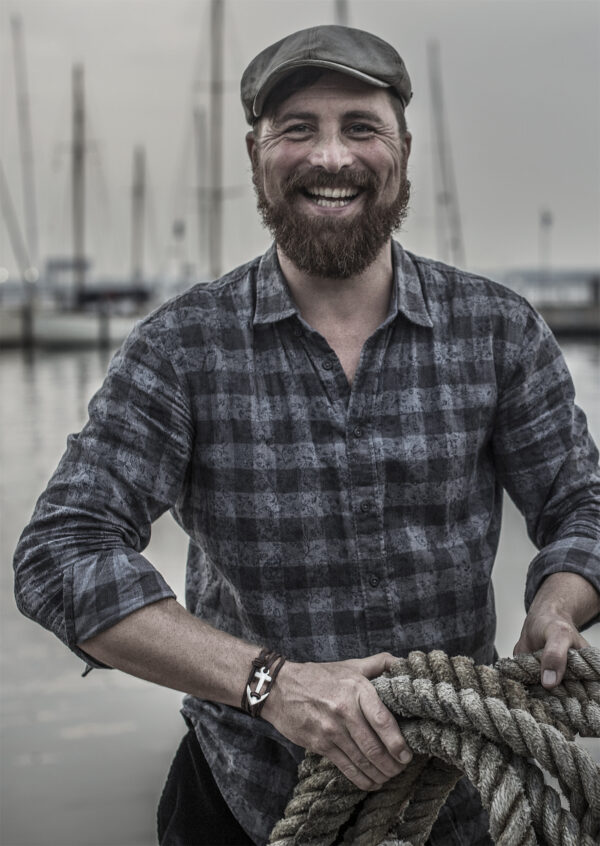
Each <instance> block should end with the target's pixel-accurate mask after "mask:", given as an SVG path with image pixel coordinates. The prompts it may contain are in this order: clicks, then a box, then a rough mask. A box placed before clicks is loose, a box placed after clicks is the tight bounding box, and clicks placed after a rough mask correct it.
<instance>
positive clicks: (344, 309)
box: [277, 241, 393, 335]
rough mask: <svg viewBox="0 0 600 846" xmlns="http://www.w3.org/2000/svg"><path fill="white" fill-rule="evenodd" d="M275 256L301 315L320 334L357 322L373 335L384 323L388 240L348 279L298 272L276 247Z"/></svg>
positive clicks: (389, 265)
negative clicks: (365, 266) (365, 265)
mask: <svg viewBox="0 0 600 846" xmlns="http://www.w3.org/2000/svg"><path fill="white" fill-rule="evenodd" d="M277 255H278V258H279V264H280V266H281V270H282V271H283V275H284V276H285V278H286V280H287V283H288V285H289V288H290V291H291V293H292V296H293V298H294V300H295V302H296V305H297V306H298V309H299V311H300V314H301V315H302V317H303V318H304V320H306V322H307V323H309V324H310V325H311V326H312V327H313V328H315V329H317V330H318V331H322V329H323V327H324V326H327V325H331V324H332V323H333V324H336V325H337V326H342V325H352V324H353V323H357V322H358V323H360V324H362V325H363V326H364V327H365V328H367V327H368V328H369V329H370V332H372V331H373V330H374V329H375V328H377V326H379V324H380V323H382V322H383V320H385V317H386V316H387V313H388V309H389V303H390V295H391V291H392V278H393V269H392V245H391V241H388V242H387V244H384V246H383V247H382V249H381V250H380V251H379V253H378V255H377V257H376V259H375V261H374V262H372V264H370V265H369V266H368V267H367V268H365V270H364V271H362V272H361V273H357V274H356V275H354V276H350V277H348V278H347V279H329V278H326V277H319V276H311V275H309V274H307V273H305V272H304V271H302V270H299V268H298V267H296V265H295V264H293V263H292V262H291V261H290V259H289V258H288V257H287V256H286V255H285V253H283V252H282V251H281V250H280V249H279V247H278V248H277ZM370 332H369V334H370ZM323 334H325V335H327V333H326V332H323Z"/></svg>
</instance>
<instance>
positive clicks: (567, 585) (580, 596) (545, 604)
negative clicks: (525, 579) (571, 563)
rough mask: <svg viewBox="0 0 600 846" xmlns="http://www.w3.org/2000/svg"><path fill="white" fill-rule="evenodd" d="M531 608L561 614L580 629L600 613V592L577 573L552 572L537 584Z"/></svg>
mask: <svg viewBox="0 0 600 846" xmlns="http://www.w3.org/2000/svg"><path fill="white" fill-rule="evenodd" d="M529 611H530V613H531V612H533V613H534V614H536V615H546V614H549V615H552V616H553V617H560V618H562V619H563V620H565V621H567V622H569V623H571V624H572V625H573V626H575V628H577V629H579V628H581V627H582V626H583V625H585V623H586V622H588V620H590V619H592V618H593V617H594V616H595V615H596V614H598V613H600V595H599V594H598V592H597V591H596V589H595V588H594V586H593V585H592V584H591V583H590V582H588V581H587V579H585V578H584V577H583V576H580V575H579V574H578V573H572V572H570V571H563V572H559V573H551V574H550V575H549V576H546V578H545V579H544V581H543V582H542V584H541V585H540V587H539V588H538V591H537V593H536V594H535V596H534V598H533V601H532V603H531V606H530V609H529Z"/></svg>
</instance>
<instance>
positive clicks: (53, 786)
mask: <svg viewBox="0 0 600 846" xmlns="http://www.w3.org/2000/svg"><path fill="white" fill-rule="evenodd" d="M563 348H564V351H565V355H566V358H567V361H568V363H569V366H570V368H571V371H572V374H573V378H574V381H575V385H576V388H577V396H578V401H579V404H580V405H581V406H582V407H583V408H584V409H585V410H586V412H587V414H588V419H589V424H590V429H591V431H592V433H593V435H594V437H595V439H596V441H597V442H600V380H599V374H600V344H598V343H581V342H578V343H571V342H569V343H565V344H563ZM107 363H108V359H107V358H106V357H105V356H103V355H102V354H100V353H97V352H82V353H75V354H74V353H68V354H57V353H55V354H52V355H48V354H45V355H44V354H41V353H36V354H35V355H34V356H33V357H29V358H28V357H26V356H24V355H23V354H22V353H20V352H3V353H1V354H0V396H2V406H1V408H0V433H1V440H0V467H1V468H2V471H1V472H2V475H1V481H0V514H1V515H2V534H1V541H0V555H1V566H0V580H1V581H0V588H1V593H0V615H1V621H2V649H1V650H0V661H1V663H0V669H1V682H2V684H1V695H2V722H1V735H0V737H1V748H0V761H1V764H0V766H1V768H2V769H1V771H0V775H1V792H2V808H1V814H0V844H2V846H151V844H154V843H155V842H156V840H155V834H154V832H155V826H154V819H155V807H156V803H157V801H158V796H159V793H160V790H161V788H162V784H163V781H164V778H165V777H166V771H167V769H168V766H169V762H170V760H171V757H172V755H173V752H174V749H175V746H176V744H177V741H178V739H179V737H180V736H181V735H182V734H183V731H184V725H183V721H182V720H181V717H180V716H179V714H178V708H179V700H180V695H179V694H178V693H175V692H173V691H167V690H162V689H160V688H156V687H153V686H152V685H149V684H146V683H145V682H141V681H138V680H136V679H132V678H130V677H128V676H125V675H123V674H120V673H118V672H116V671H110V672H100V671H94V672H93V673H91V675H90V676H88V677H87V678H86V679H81V678H80V673H81V669H82V665H81V664H80V662H79V661H78V660H77V659H76V658H75V657H74V656H72V655H71V653H70V652H69V651H68V650H67V649H66V648H65V647H63V646H62V644H61V643H60V642H59V641H58V640H56V639H55V638H54V637H53V636H52V635H50V634H48V633H47V632H45V631H44V630H42V629H41V628H39V627H38V626H36V625H34V624H32V623H30V622H28V621H27V620H26V619H25V618H24V617H21V616H20V615H19V613H18V612H17V611H16V609H15V607H14V604H13V600H12V570H11V559H12V553H13V550H14V547H15V544H16V542H17V538H18V536H19V534H20V532H21V530H22V528H23V526H24V525H25V523H26V522H27V520H28V518H29V516H30V514H31V511H32V509H33V506H34V503H35V500H36V497H37V496H38V495H39V493H40V492H41V490H42V489H43V487H44V486H45V483H46V481H47V479H48V477H49V476H50V474H51V472H52V471H53V469H54V467H55V466H56V464H57V462H58V459H59V458H60V456H61V454H62V452H63V450H64V445H65V439H66V436H67V434H68V433H69V432H72V431H77V430H78V429H79V428H81V425H82V424H83V422H84V420H85V417H86V406H87V402H88V400H89V398H90V396H91V394H92V393H93V392H94V391H95V390H96V388H97V387H98V386H99V385H100V383H101V381H102V378H103V374H104V372H105V369H106V366H107ZM185 550H186V543H185V538H184V537H183V535H182V533H181V532H180V530H179V529H178V527H177V526H176V525H175V523H174V522H173V521H172V519H171V518H170V517H169V516H168V515H167V516H165V517H163V518H161V520H159V521H158V523H157V524H156V525H155V528H154V532H153V537H152V542H151V545H150V548H149V549H148V555H149V557H150V558H151V560H153V561H154V563H155V564H156V566H157V567H158V568H159V569H160V570H161V571H162V572H163V573H164V574H165V576H166V578H167V581H168V582H169V583H170V584H171V586H172V587H173V588H174V590H175V591H176V592H177V594H178V596H179V597H183V562H184V561H185ZM533 554H534V550H533V547H532V545H531V544H530V543H529V541H528V539H527V537H526V535H525V532H524V529H523V527H522V525H521V520H520V517H519V515H518V514H517V513H516V511H515V510H514V508H513V507H512V506H511V505H510V503H508V504H507V509H506V515H505V524H504V530H503V536H502V541H501V548H500V553H499V557H498V562H497V564H496V580H495V584H496V592H497V598H498V617H499V631H498V639H497V644H498V650H499V652H500V654H511V652H512V647H513V645H514V643H515V641H516V640H517V638H518V635H519V630H520V627H521V624H522V619H523V611H522V592H523V580H524V574H525V572H526V568H527V563H528V561H529V560H530V559H531V557H532V556H533ZM587 636H588V639H589V640H590V641H591V642H592V643H593V645H594V646H599V647H600V626H597V627H596V628H595V630H594V631H592V632H591V633H588V635H587ZM586 745H587V748H588V749H590V751H591V752H592V754H593V755H594V757H595V758H596V759H597V760H599V761H600V744H599V743H598V742H597V741H587V742H586Z"/></svg>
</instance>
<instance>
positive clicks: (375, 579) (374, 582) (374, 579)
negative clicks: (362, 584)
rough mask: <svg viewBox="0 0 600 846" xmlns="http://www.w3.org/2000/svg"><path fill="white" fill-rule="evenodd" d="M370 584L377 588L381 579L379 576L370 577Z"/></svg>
mask: <svg viewBox="0 0 600 846" xmlns="http://www.w3.org/2000/svg"><path fill="white" fill-rule="evenodd" d="M369 584H370V585H371V587H374V588H375V587H377V585H378V584H379V578H378V577H377V576H370V577H369Z"/></svg>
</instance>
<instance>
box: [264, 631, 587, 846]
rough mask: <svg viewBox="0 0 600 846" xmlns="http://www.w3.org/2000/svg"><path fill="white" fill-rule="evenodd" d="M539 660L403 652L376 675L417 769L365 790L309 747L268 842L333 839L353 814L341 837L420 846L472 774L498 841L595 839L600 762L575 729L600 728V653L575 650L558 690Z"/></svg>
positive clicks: (556, 843) (552, 844) (556, 845)
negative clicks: (543, 679) (486, 660)
mask: <svg viewBox="0 0 600 846" xmlns="http://www.w3.org/2000/svg"><path fill="white" fill-rule="evenodd" d="M540 659H541V653H536V654H534V655H519V656H516V657H515V658H503V659H501V660H500V661H498V662H497V663H496V664H495V665H494V667H488V666H483V665H480V666H477V665H475V663H474V662H473V660H472V659H470V658H465V657H462V656H459V657H455V658H450V657H448V656H447V655H446V654H445V653H443V652H440V651H434V652H430V653H429V654H425V653H423V652H411V653H410V655H409V656H408V657H407V658H402V659H398V661H396V662H395V664H394V666H393V667H392V669H391V671H390V672H389V673H386V674H385V675H383V676H380V677H379V678H378V679H375V680H374V682H373V684H374V685H375V689H376V690H377V693H378V694H379V696H380V697H381V699H382V700H383V702H385V704H386V705H387V707H388V708H389V709H390V710H391V711H392V712H393V713H394V714H395V715H396V717H397V719H398V722H399V725H400V728H401V731H402V733H403V735H404V737H405V738H406V741H407V743H408V745H409V746H410V748H411V749H412V750H413V753H414V755H413V760H412V761H411V763H410V764H409V766H408V767H407V768H406V769H405V770H404V771H403V772H402V773H400V775H398V776H396V777H395V778H393V779H390V781H388V782H387V783H386V784H384V785H383V786H382V787H381V788H380V789H379V790H378V791H376V792H372V793H365V792H364V791H361V790H359V789H358V788H357V787H355V785H354V784H352V782H350V781H349V780H348V779H347V778H346V777H345V776H344V775H343V774H342V773H341V772H340V771H339V770H338V769H337V768H336V767H335V766H334V765H333V764H331V763H330V762H329V761H327V760H326V759H325V758H321V757H320V756H318V755H314V754H312V753H307V755H306V757H305V759H304V760H303V761H302V763H301V764H300V767H299V771H298V775H299V780H298V784H297V786H296V788H295V790H294V793H293V796H292V798H291V799H290V801H289V802H288V805H287V807H286V809H285V813H284V817H283V819H281V820H280V821H279V822H278V823H277V824H276V825H275V827H274V829H273V831H272V832H271V837H270V840H269V843H270V844H272V846H294V844H295V846H299V845H300V844H301V846H329V844H331V843H334V842H335V841H336V839H337V837H338V832H339V830H340V827H341V826H343V825H344V824H346V823H347V822H348V820H349V819H350V817H351V816H352V814H353V813H354V814H355V816H356V819H355V820H354V823H353V825H352V826H351V827H350V828H348V829H347V830H346V831H345V834H344V843H347V844H353V845H354V846H379V844H382V843H385V844H394V846H423V844H425V842H426V841H427V839H428V837H429V833H430V831H431V828H432V827H433V824H434V822H435V820H436V819H437V816H438V813H439V811H440V809H441V807H442V805H443V804H444V802H445V801H446V798H447V797H448V794H449V793H450V791H451V790H452V789H453V787H454V785H455V784H456V782H457V781H458V779H459V778H460V777H461V776H462V775H463V774H464V775H466V776H467V777H468V778H469V779H470V781H471V782H472V783H473V785H474V786H475V787H476V788H477V790H478V791H479V793H480V796H481V800H482V803H483V805H484V807H485V808H486V809H487V811H488V814H489V820H490V834H491V837H492V839H493V840H494V842H495V843H496V844H499V846H535V844H544V846H594V844H598V843H599V842H600V839H599V835H600V767H599V766H598V765H597V764H596V763H594V761H593V760H592V758H591V757H590V755H589V754H588V753H587V752H586V751H585V750H584V749H582V748H581V747H579V746H577V745H576V743H575V742H574V740H573V738H574V737H575V735H577V734H579V735H581V736H582V737H600V650H598V649H594V648H592V647H586V648H584V649H581V650H579V651H575V650H570V651H569V655H568V662H567V672H566V674H565V678H564V680H563V682H562V684H561V685H559V686H558V687H556V688H554V689H553V690H552V691H547V690H545V688H543V687H542V686H541V685H540V684H539V679H540V672H541V667H540ZM544 772H546V773H547V774H549V775H551V776H554V777H555V778H556V779H557V781H558V784H559V791H557V790H555V789H554V788H553V787H551V786H550V785H548V784H547V783H546V780H545V778H544ZM561 797H562V798H563V800H564V804H567V803H568V808H567V807H564V805H563V803H562V802H561ZM358 806H360V807H359V810H358V814H357V815H356V810H355V809H357V807H358Z"/></svg>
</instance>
